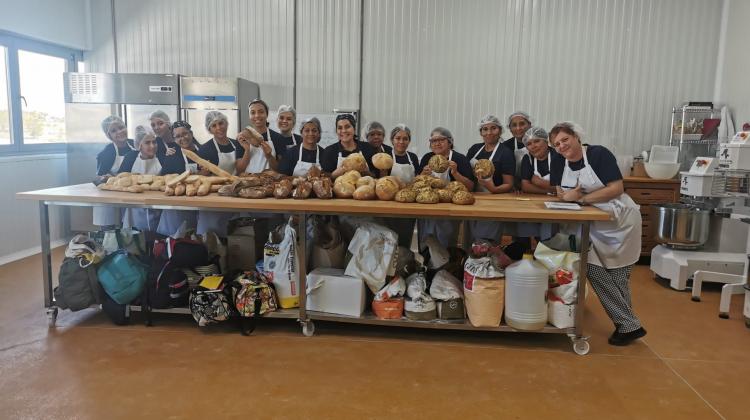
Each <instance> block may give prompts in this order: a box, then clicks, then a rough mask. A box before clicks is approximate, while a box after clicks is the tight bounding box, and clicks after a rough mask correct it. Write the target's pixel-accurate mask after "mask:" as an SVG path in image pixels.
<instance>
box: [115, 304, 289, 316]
mask: <svg viewBox="0 0 750 420" xmlns="http://www.w3.org/2000/svg"><path fill="white" fill-rule="evenodd" d="M130 310H131V311H136V312H140V311H141V310H142V309H141V307H140V306H136V305H131V306H130ZM151 312H153V313H162V314H188V315H189V314H190V308H169V309H151ZM263 318H284V319H299V309H297V308H292V309H279V310H277V311H274V312H269V313H267V314H265V315H263Z"/></svg>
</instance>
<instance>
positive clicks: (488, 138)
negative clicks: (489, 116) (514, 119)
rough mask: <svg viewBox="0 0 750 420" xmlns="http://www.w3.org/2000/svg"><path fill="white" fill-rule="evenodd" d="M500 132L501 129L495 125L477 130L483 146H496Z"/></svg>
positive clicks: (486, 125) (488, 125)
mask: <svg viewBox="0 0 750 420" xmlns="http://www.w3.org/2000/svg"><path fill="white" fill-rule="evenodd" d="M502 132H503V130H502V128H500V126H498V125H497V124H485V125H483V126H481V127H480V128H479V134H480V135H481V136H482V140H484V142H485V144H491V145H494V144H496V143H497V142H498V140H500V134H502Z"/></svg>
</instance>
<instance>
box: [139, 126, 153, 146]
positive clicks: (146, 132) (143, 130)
mask: <svg viewBox="0 0 750 420" xmlns="http://www.w3.org/2000/svg"><path fill="white" fill-rule="evenodd" d="M149 136H151V137H156V135H155V134H154V132H153V131H151V129H150V128H148V127H144V126H142V125H139V126H138V127H136V128H135V148H136V149H140V148H141V142H142V141H143V139H145V138H146V137H149Z"/></svg>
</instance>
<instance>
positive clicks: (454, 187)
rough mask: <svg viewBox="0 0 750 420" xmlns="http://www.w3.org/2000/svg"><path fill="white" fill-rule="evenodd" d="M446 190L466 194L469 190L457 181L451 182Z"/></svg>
mask: <svg viewBox="0 0 750 420" xmlns="http://www.w3.org/2000/svg"><path fill="white" fill-rule="evenodd" d="M447 188H448V189H449V190H451V191H453V192H454V193H455V192H456V191H466V192H469V189H468V188H466V185H464V184H463V183H461V182H458V181H451V182H450V183H448V187H447Z"/></svg>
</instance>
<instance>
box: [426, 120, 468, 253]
mask: <svg viewBox="0 0 750 420" xmlns="http://www.w3.org/2000/svg"><path fill="white" fill-rule="evenodd" d="M429 142H430V150H431V151H430V152H428V153H426V154H425V155H424V156H422V161H421V162H420V163H419V167H420V168H421V171H420V172H421V174H422V175H429V176H432V177H435V178H439V179H443V180H445V181H448V182H450V181H458V182H460V183H462V184H464V186H466V189H467V190H469V191H473V190H474V174H473V173H472V170H471V165H470V164H469V159H467V158H466V156H464V155H462V154H461V153H458V152H456V151H455V150H453V135H452V134H451V132H450V131H448V129H447V128H443V127H435V128H434V129H433V130H432V131H431V132H430V139H429ZM434 155H442V156H444V157H445V158H446V159H448V170H446V171H445V172H443V173H438V172H433V171H432V170H431V169H430V167H429V165H428V162H429V161H430V158H432V156H434ZM458 224H459V222H457V221H452V220H434V219H429V220H420V221H419V243H420V247H421V246H422V244H424V241H425V240H426V239H427V237H428V236H430V235H431V236H434V237H435V239H437V240H438V242H440V243H441V244H442V245H443V246H445V247H449V246H451V247H455V246H456V245H457V243H458Z"/></svg>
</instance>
